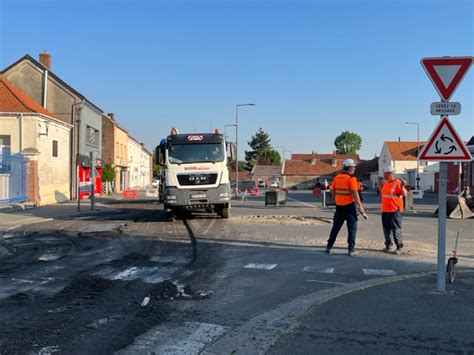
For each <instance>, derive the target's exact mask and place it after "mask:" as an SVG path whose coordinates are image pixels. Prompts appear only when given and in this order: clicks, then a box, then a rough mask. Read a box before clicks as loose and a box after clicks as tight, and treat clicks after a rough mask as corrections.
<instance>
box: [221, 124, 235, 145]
mask: <svg viewBox="0 0 474 355" xmlns="http://www.w3.org/2000/svg"><path fill="white" fill-rule="evenodd" d="M227 127H236V125H235V124H226V125H225V126H224V138H225V140H226V141H227Z"/></svg>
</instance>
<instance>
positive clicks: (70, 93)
mask: <svg viewBox="0 0 474 355" xmlns="http://www.w3.org/2000/svg"><path fill="white" fill-rule="evenodd" d="M1 74H2V75H3V76H4V77H5V78H6V79H8V80H9V81H11V82H12V83H13V84H14V85H15V86H17V87H18V88H19V89H21V90H22V91H23V92H24V93H25V94H26V95H28V96H29V97H30V98H31V99H33V101H35V102H37V103H39V104H40V106H42V107H43V108H45V109H46V110H48V112H50V113H51V114H52V116H53V117H54V118H56V119H58V120H59V121H62V122H64V123H67V124H69V125H71V126H72V129H71V133H70V135H71V145H70V149H69V156H70V161H71V164H70V167H69V169H70V173H69V176H70V192H69V197H70V198H75V197H76V195H77V168H76V159H77V157H78V155H82V156H84V157H87V158H93V160H94V161H93V163H94V164H95V167H96V168H97V169H98V173H99V175H100V170H101V150H102V147H101V145H102V143H101V141H102V139H101V137H102V133H101V130H102V114H101V112H102V110H101V109H100V108H98V107H97V106H95V105H94V104H92V103H91V102H90V101H88V100H87V99H86V98H85V97H84V96H83V95H82V94H80V93H79V92H77V91H76V90H75V89H73V88H72V87H71V86H69V85H68V84H67V83H66V82H65V81H63V80H62V79H61V78H59V77H58V76H57V75H56V74H54V73H53V72H52V71H51V56H50V55H49V54H48V53H41V54H40V57H39V61H37V60H35V59H33V58H32V57H31V56H29V55H25V56H24V57H22V58H20V59H19V60H18V61H16V62H15V63H13V64H12V65H10V66H8V67H7V68H5V69H4V70H3V71H2V72H1ZM90 168H91V167H90V166H89V167H85V172H84V174H86V175H89V174H90V173H91V169H90ZM84 174H81V176H84ZM96 185H97V184H96ZM96 192H100V191H98V189H97V188H96Z"/></svg>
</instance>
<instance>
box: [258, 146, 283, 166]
mask: <svg viewBox="0 0 474 355" xmlns="http://www.w3.org/2000/svg"><path fill="white" fill-rule="evenodd" d="M258 163H259V164H262V165H280V164H281V157H280V153H278V152H277V151H276V150H275V149H269V150H266V151H264V152H263V153H262V155H261V156H260V157H259V158H258Z"/></svg>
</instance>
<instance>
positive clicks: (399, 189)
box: [379, 166, 408, 254]
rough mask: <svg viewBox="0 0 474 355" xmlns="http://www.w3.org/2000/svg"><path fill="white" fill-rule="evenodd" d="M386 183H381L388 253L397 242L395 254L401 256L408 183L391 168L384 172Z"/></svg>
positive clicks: (384, 231) (383, 219) (383, 226)
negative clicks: (403, 214)
mask: <svg viewBox="0 0 474 355" xmlns="http://www.w3.org/2000/svg"><path fill="white" fill-rule="evenodd" d="M383 175H384V179H385V183H384V184H383V185H382V184H381V183H379V190H380V192H381V195H382V228H383V234H384V236H385V248H383V251H384V252H386V253H388V252H390V248H391V247H392V246H393V243H394V242H395V245H396V250H395V254H400V253H401V249H402V248H403V241H402V212H403V198H404V197H406V196H407V193H408V192H407V189H406V182H405V181H403V180H399V179H397V178H396V176H395V169H394V168H392V167H391V166H389V167H388V168H386V169H384V171H383Z"/></svg>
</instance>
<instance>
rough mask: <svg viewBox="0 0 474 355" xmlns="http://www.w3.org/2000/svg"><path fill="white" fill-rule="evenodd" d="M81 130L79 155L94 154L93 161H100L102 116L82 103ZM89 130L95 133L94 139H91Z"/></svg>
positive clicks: (85, 103)
mask: <svg viewBox="0 0 474 355" xmlns="http://www.w3.org/2000/svg"><path fill="white" fill-rule="evenodd" d="M79 117H80V119H81V130H80V137H79V138H80V144H79V152H80V154H83V155H86V156H89V154H90V153H93V154H94V158H95V159H101V158H102V155H101V147H102V143H101V142H102V114H101V113H100V112H99V111H97V110H96V109H95V108H94V107H92V106H91V105H89V104H88V103H87V101H86V102H84V103H83V104H82V105H81V113H80V116H79ZM91 130H94V131H95V132H96V134H95V136H94V137H91V136H92V135H91V134H90V132H91Z"/></svg>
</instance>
